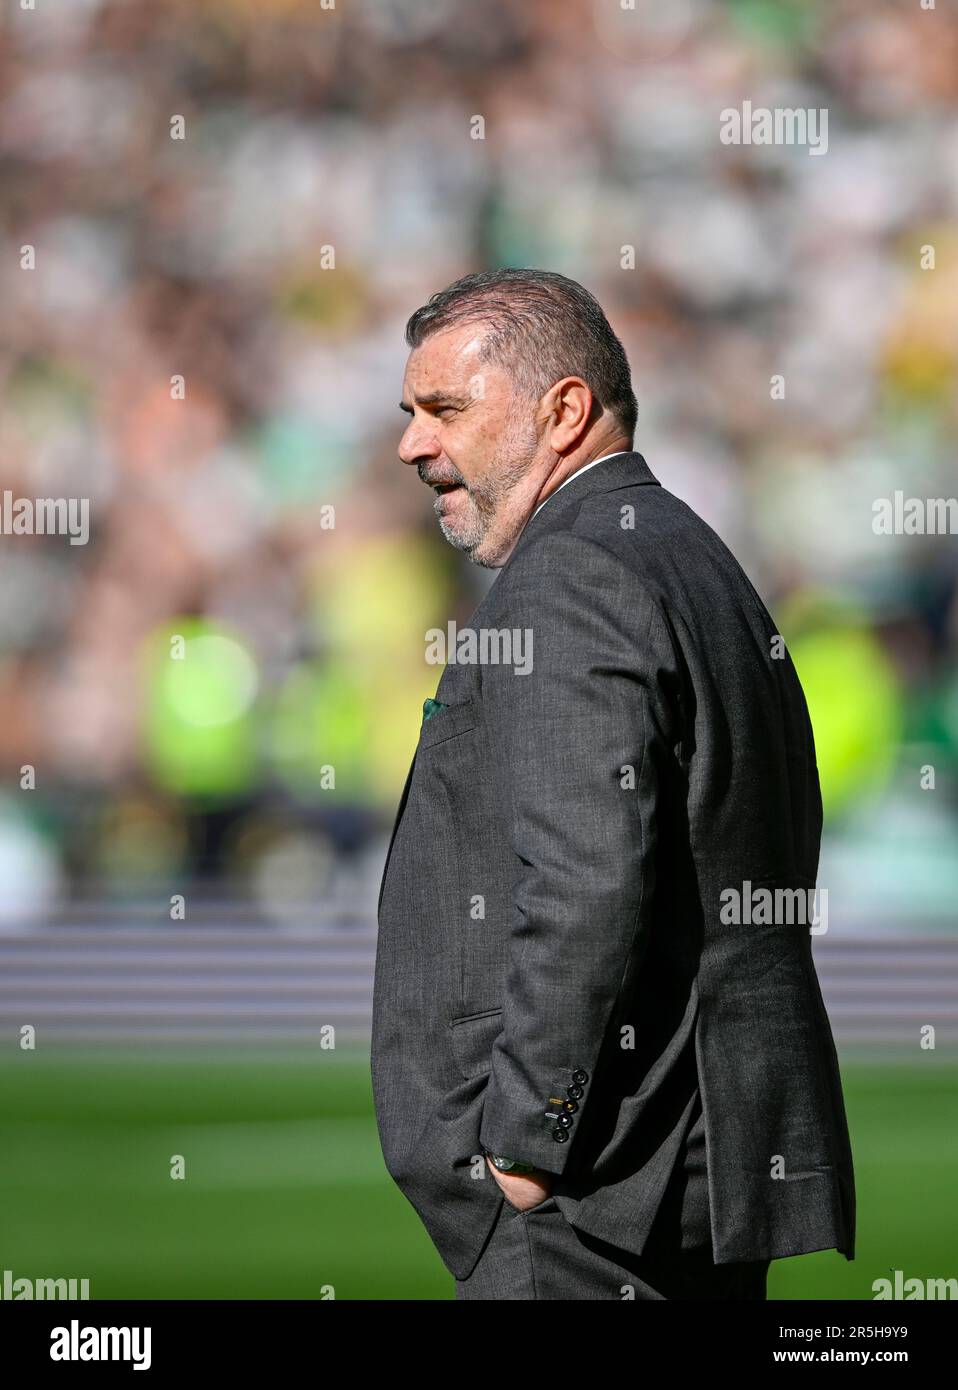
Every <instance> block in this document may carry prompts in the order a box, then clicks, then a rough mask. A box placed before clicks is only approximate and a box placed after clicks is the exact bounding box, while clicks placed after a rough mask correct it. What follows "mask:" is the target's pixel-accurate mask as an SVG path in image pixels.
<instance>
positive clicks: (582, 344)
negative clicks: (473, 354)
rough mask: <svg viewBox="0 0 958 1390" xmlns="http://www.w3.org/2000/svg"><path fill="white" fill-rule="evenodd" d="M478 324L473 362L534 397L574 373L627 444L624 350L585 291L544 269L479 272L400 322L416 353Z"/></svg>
mask: <svg viewBox="0 0 958 1390" xmlns="http://www.w3.org/2000/svg"><path fill="white" fill-rule="evenodd" d="M478 320H482V321H483V322H486V323H488V324H489V325H490V329H491V332H490V335H489V339H488V341H487V342H486V344H485V346H484V348H483V352H482V354H481V360H482V361H486V362H495V363H496V364H497V365H499V366H503V367H507V368H508V369H509V371H510V372H512V374H513V376H514V379H515V382H516V386H517V387H518V389H519V390H520V391H521V392H522V393H523V394H525V395H528V396H530V397H531V398H532V399H534V400H538V399H539V398H540V397H541V396H542V395H544V394H545V392H546V391H548V389H549V387H550V386H553V385H554V384H555V383H556V382H557V381H561V380H562V378H563V377H566V376H579V377H581V378H582V380H583V381H584V382H586V383H587V385H588V386H589V388H590V390H591V391H592V394H593V396H594V397H595V400H596V402H597V403H598V405H599V407H600V408H601V409H603V410H607V411H609V412H610V414H612V415H614V416H615V417H616V419H617V420H618V422H619V424H620V425H621V426H622V429H623V430H624V431H625V432H626V433H627V434H628V436H629V439H630V440H631V438H632V436H633V434H634V433H635V422H636V419H637V418H638V406H637V405H636V400H635V394H634V392H633V390H632V376H631V373H630V371H629V362H628V358H627V357H626V355H625V349H624V348H623V346H622V344H621V343H620V342H619V340H618V338H617V337H616V336H615V334H614V333H613V332H612V329H611V327H610V325H609V321H608V319H607V318H606V316H605V314H604V313H603V312H602V308H601V306H600V305H599V302H598V300H596V299H595V298H594V297H593V296H592V295H591V294H590V293H589V291H588V290H587V289H584V288H583V286H582V285H580V284H578V283H577V282H576V281H575V280H569V279H567V278H566V277H565V276H564V275H559V274H557V273H556V272H555V271H551V270H519V269H512V268H509V269H505V270H483V271H479V272H478V273H477V274H474V275H464V276H463V277H462V279H461V280H456V281H455V282H454V283H453V284H451V285H447V286H446V288H445V289H444V290H439V291H437V293H436V294H434V295H433V296H432V298H431V299H429V300H428V301H427V302H426V303H425V304H424V305H423V306H422V307H421V308H420V309H417V310H416V312H415V313H414V314H413V315H412V316H411V317H410V319H409V322H408V323H407V324H406V342H407V343H408V345H409V346H410V347H411V348H417V347H419V346H420V344H421V343H422V342H424V340H425V339H426V338H428V337H429V336H430V335H431V334H433V333H438V332H440V331H441V330H443V329H447V328H454V327H458V326H459V325H460V324H466V323H472V322H476V321H478Z"/></svg>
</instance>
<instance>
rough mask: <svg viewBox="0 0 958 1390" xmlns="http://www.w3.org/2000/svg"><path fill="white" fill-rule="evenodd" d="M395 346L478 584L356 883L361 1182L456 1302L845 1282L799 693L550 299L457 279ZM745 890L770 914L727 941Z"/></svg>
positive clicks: (538, 278) (743, 586)
mask: <svg viewBox="0 0 958 1390" xmlns="http://www.w3.org/2000/svg"><path fill="white" fill-rule="evenodd" d="M406 337H407V341H408V343H409V346H410V347H411V349H412V351H411V353H410V356H409V359H408V363H407V367H406V372H405V379H404V384H403V399H402V409H403V410H404V411H406V412H407V414H408V415H409V417H410V418H409V423H408V427H407V429H406V431H405V433H404V435H403V437H402V442H401V444H400V449H399V454H400V458H401V459H402V461H403V462H404V463H406V464H408V465H409V466H410V467H413V468H415V469H416V470H417V472H418V474H419V477H420V479H421V480H422V481H423V482H424V483H426V484H427V486H429V487H432V488H433V489H435V491H436V500H435V504H434V505H435V510H436V514H437V516H438V518H439V524H440V527H441V529H442V533H443V535H444V536H445V538H446V539H447V540H448V541H449V542H450V543H451V544H452V545H454V546H456V547H457V548H458V549H460V550H462V551H464V552H465V553H466V554H467V555H468V556H469V557H470V559H472V560H473V561H474V562H475V563H477V564H480V565H484V566H487V567H490V568H495V569H498V570H499V571H500V573H499V574H498V576H497V578H496V581H495V583H494V584H493V585H492V587H491V589H490V590H489V592H488V593H487V595H486V596H485V598H484V599H483V601H482V602H481V603H480V604H479V606H478V608H477V609H476V612H475V613H474V614H473V617H472V619H471V622H470V627H469V629H468V630H467V632H466V633H460V634H459V639H463V638H465V642H464V644H463V645H462V647H461V650H460V647H459V644H458V642H457V645H456V649H455V651H453V652H450V653H447V665H446V668H445V670H444V672H443V675H442V678H441V680H440V681H439V684H438V687H437V690H436V697H435V700H428V701H427V702H426V710H425V713H424V718H423V723H422V728H421V731H420V734H419V743H418V747H417V749H416V753H415V756H414V758H413V763H412V766H411V768H410V772H409V777H408V778H407V782H406V787H405V790H404V792H403V796H402V800H401V803H400V807H399V813H398V815H397V818H396V824H395V827H394V829H393V837H392V841H391V843H390V849H389V853H388V854H387V859H386V865H385V868H384V872H383V880H382V885H381V888H380V898H379V944H378V951H377V960H376V981H375V999H374V1015H373V1045H372V1081H373V1093H374V1099H375V1107H376V1116H377V1122H378V1126H379V1133H380V1138H381V1142H382V1146H383V1152H384V1156H385V1160H386V1165H387V1168H388V1170H389V1172H390V1174H391V1175H392V1177H393V1178H394V1179H395V1181H396V1183H397V1184H398V1186H399V1187H400V1189H401V1190H402V1191H403V1193H404V1194H405V1195H406V1197H407V1198H408V1199H409V1201H410V1202H411V1203H412V1205H413V1206H414V1208H415V1209H416V1211H417V1212H418V1213H419V1215H420V1217H421V1219H422V1221H423V1223H424V1224H425V1226H426V1228H427V1230H428V1232H429V1234H430V1236H431V1238H432V1240H433V1242H434V1244H435V1245H436V1247H437V1249H438V1251H439V1253H440V1255H441V1256H442V1258H443V1260H444V1261H445V1263H446V1265H447V1267H448V1268H449V1270H450V1271H451V1273H452V1274H453V1275H454V1276H455V1279H456V1296H457V1298H462V1299H468V1298H497V1299H503V1298H506V1299H533V1298H535V1299H551V1298H556V1299H559V1298H590V1299H591V1298H623V1297H635V1298H642V1299H663V1298H764V1297H765V1292H766V1275H767V1270H768V1265H769V1262H770V1261H771V1260H773V1259H777V1258H780V1257H782V1256H786V1255H795V1254H800V1253H803V1252H806V1251H813V1250H822V1249H827V1248H832V1247H834V1248H837V1249H838V1250H840V1251H841V1252H842V1253H844V1254H845V1256H846V1257H847V1258H848V1259H852V1258H853V1255H854V1226H855V1195H854V1178H853V1170H852V1156H851V1150H850V1145H849V1139H848V1130H847V1125H846V1119H845V1112H844V1106H843V1100H842V1092H841V1082H840V1076H839V1069H838V1062H837V1058H836V1053H835V1047H834V1043H833V1040H832V1035H831V1031H830V1028H829V1023H828V1018H827V1015H826V1013H825V1009H824V1005H823V1003H822V997H821V992H820V989H819V985H818V980H817V976H816V974H815V969H814V965H813V963H812V956H811V943H810V933H809V925H808V916H807V915H806V914H805V913H803V912H798V913H797V914H796V912H795V911H794V910H793V909H794V908H795V905H796V904H799V905H801V903H803V902H804V901H805V900H806V897H807V896H809V895H811V894H813V892H814V887H815V880H816V874H817V869H818V855H819V841H820V834H821V820H822V808H821V797H820V793H819V784H818V771H817V767H816V763H815V751H814V744H813V739H812V730H811V726H810V723H809V719H808V713H807V709H806V705H805V700H804V697H803V695H802V691H801V687H800V685H799V682H798V678H797V676H796V674H795V671H794V668H793V666H792V663H791V660H790V658H789V656H788V653H787V651H786V650H785V649H784V647H783V644H782V642H781V639H780V638H779V637H778V634H777V633H776V631H775V625H774V623H773V622H772V620H771V618H770V617H769V615H768V613H767V611H766V609H765V608H764V607H763V605H762V603H761V601H760V599H759V598H758V596H757V594H756V593H755V591H754V589H753V588H752V586H751V584H750V583H749V581H748V579H747V578H746V576H745V574H744V573H743V571H742V570H741V568H740V567H739V565H738V563H737V562H736V560H735V559H734V558H733V556H732V555H731V553H730V552H729V550H728V549H727V548H726V547H725V545H724V544H723V543H722V541H721V540H720V539H719V538H718V536H717V535H716V534H715V533H714V532H713V531H712V530H711V529H710V528H709V527H708V526H707V525H706V524H705V523H704V522H703V521H702V520H701V519H700V518H699V517H698V516H696V515H695V513H694V512H692V511H691V510H690V508H689V507H687V506H686V505H685V504H684V503H683V502H681V501H680V500H679V499H678V498H676V497H674V496H673V495H672V494H671V493H669V492H668V491H666V490H665V489H664V488H663V487H661V486H660V484H659V483H658V481H657V479H656V478H655V477H654V476H653V474H652V473H651V471H650V469H649V467H648V465H647V464H646V462H645V460H644V459H643V458H642V456H641V455H640V454H638V453H636V452H634V451H633V449H632V438H633V433H634V430H635V422H636V404H635V397H634V395H633V393H632V387H631V382H630V375H629V368H628V363H627V360H626V357H625V353H624V351H623V349H622V345H621V343H620V342H619V340H618V339H617V338H616V336H615V335H614V333H613V332H612V330H611V328H610V326H609V324H608V322H607V320H606V318H605V316H604V314H603V313H602V310H601V309H600V307H599V305H598V304H597V303H596V301H595V300H594V299H593V297H592V296H591V295H590V294H588V293H587V292H586V291H585V290H584V289H583V288H582V287H581V286H580V285H577V284H576V283H575V282H573V281H571V280H568V279H565V278H564V277H563V276H561V275H556V274H552V273H547V272H544V271H532V270H503V271H495V272H487V273H484V274H480V275H470V276H466V277H465V278H464V279H462V280H459V281H457V282H456V283H455V284H454V285H451V286H450V287H449V288H447V289H445V290H443V291H441V292H440V293H438V294H436V295H434V296H433V297H432V299H430V301H429V302H428V304H426V305H425V306H423V307H422V308H421V309H419V310H418V311H417V312H416V313H415V314H413V316H412V318H411V319H410V320H409V323H408V325H407V329H406ZM453 658H455V659H453ZM761 892H764V893H765V897H766V900H768V899H771V900H772V901H773V902H774V904H775V910H774V912H773V913H772V914H771V916H769V914H768V912H767V911H762V912H759V913H757V914H755V916H754V917H753V916H752V915H751V914H750V912H749V911H748V909H747V908H746V909H745V910H744V911H738V912H734V911H733V912H730V911H729V910H728V909H729V904H730V903H731V904H733V905H734V904H735V903H736V902H739V903H741V901H742V898H743V895H744V896H747V897H750V901H751V900H752V899H753V898H754V896H755V894H756V893H761ZM813 920H814V918H813Z"/></svg>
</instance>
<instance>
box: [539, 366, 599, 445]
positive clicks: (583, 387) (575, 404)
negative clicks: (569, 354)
mask: <svg viewBox="0 0 958 1390" xmlns="http://www.w3.org/2000/svg"><path fill="white" fill-rule="evenodd" d="M542 400H543V407H544V409H545V410H546V411H547V413H548V416H549V418H550V419H551V420H552V426H551V429H550V430H549V447H550V448H551V449H552V451H553V453H556V454H568V453H571V451H572V450H573V449H575V448H576V446H577V445H578V444H579V442H580V441H581V439H582V436H583V435H584V434H585V432H586V430H587V429H588V428H589V424H590V423H591V421H592V416H593V404H594V402H593V396H592V391H591V389H590V388H589V386H588V385H587V384H586V382H584V381H583V380H582V378H581V377H579V376H567V377H563V378H562V380H561V381H557V382H556V383H555V385H554V386H550V387H549V390H548V391H547V392H546V394H545V395H544V396H543V398H542Z"/></svg>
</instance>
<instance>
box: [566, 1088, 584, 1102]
mask: <svg viewBox="0 0 958 1390" xmlns="http://www.w3.org/2000/svg"><path fill="white" fill-rule="evenodd" d="M565 1093H566V1095H567V1096H568V1097H569V1099H570V1100H581V1099H582V1097H583V1096H584V1095H585V1091H583V1089H582V1087H581V1086H567V1087H566V1088H565Z"/></svg>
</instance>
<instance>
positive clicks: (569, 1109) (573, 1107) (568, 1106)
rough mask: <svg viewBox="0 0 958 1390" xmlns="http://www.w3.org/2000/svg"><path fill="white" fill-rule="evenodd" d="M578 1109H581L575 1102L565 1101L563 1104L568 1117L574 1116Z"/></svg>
mask: <svg viewBox="0 0 958 1390" xmlns="http://www.w3.org/2000/svg"><path fill="white" fill-rule="evenodd" d="M578 1108H579V1107H578V1105H577V1104H576V1102H575V1101H574V1100H564V1101H563V1102H562V1109H563V1110H564V1111H565V1113H566V1114H567V1115H574V1114H575V1112H576V1111H577V1110H578Z"/></svg>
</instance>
